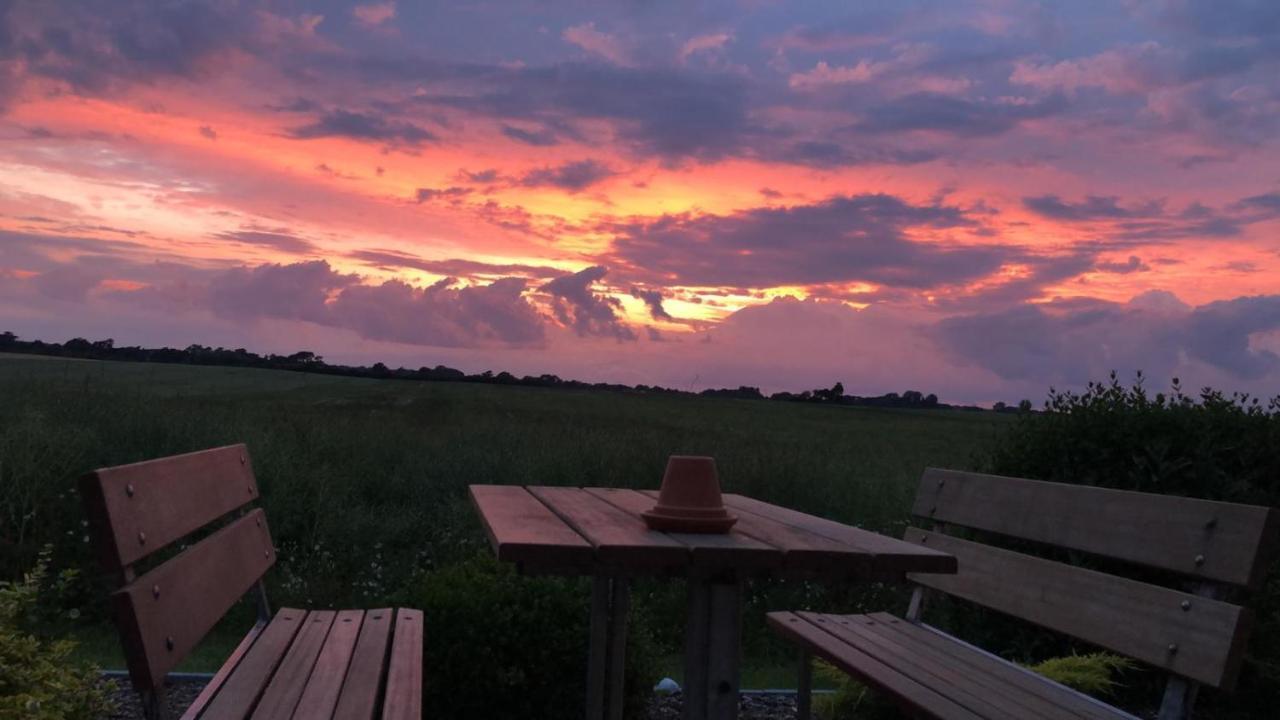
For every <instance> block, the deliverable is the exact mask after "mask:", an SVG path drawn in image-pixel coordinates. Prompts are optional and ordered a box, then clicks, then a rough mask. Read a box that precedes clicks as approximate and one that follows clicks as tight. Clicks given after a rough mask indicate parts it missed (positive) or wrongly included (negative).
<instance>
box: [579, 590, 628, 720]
mask: <svg viewBox="0 0 1280 720" xmlns="http://www.w3.org/2000/svg"><path fill="white" fill-rule="evenodd" d="M630 611H631V584H630V581H628V580H627V579H625V578H610V577H603V576H602V577H596V578H594V579H593V580H592V584H591V629H590V643H589V644H590V650H589V653H588V659H587V720H622V711H623V705H624V701H625V700H626V686H625V678H626V656H627V620H628V615H629V613H630Z"/></svg>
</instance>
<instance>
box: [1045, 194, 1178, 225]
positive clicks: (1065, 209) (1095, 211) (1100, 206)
mask: <svg viewBox="0 0 1280 720" xmlns="http://www.w3.org/2000/svg"><path fill="white" fill-rule="evenodd" d="M1022 204H1023V205H1024V206H1026V208H1027V209H1028V210H1031V211H1032V212H1035V213H1036V214H1037V215H1041V216H1043V217H1047V218H1053V219H1055V220H1070V221H1079V220H1100V219H1120V218H1134V217H1152V216H1153V215H1160V214H1163V212H1164V206H1163V205H1162V204H1161V203H1147V204H1144V205H1140V206H1136V207H1122V206H1121V205H1120V198H1118V197H1115V196H1109V197H1100V196H1097V195H1088V196H1085V198H1084V199H1083V200H1081V201H1079V202H1069V201H1065V200H1063V199H1062V198H1060V197H1058V196H1057V195H1041V196H1038V197H1024V198H1022Z"/></svg>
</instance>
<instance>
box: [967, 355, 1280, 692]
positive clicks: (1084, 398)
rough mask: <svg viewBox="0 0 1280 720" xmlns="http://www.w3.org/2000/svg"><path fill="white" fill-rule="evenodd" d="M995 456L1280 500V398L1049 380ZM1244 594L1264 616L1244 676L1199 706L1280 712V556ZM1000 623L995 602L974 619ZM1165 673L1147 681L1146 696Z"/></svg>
mask: <svg viewBox="0 0 1280 720" xmlns="http://www.w3.org/2000/svg"><path fill="white" fill-rule="evenodd" d="M985 465H986V469H987V470H988V471H990V472H994V473H997V474H1001V475H1013V476H1019V477H1029V478H1036V479H1041V480H1052V481H1056V482H1067V483H1078V484H1084V485H1096V486H1101V487H1111V488H1119V489H1124V490H1136V491H1140V492H1149V493H1167V494H1172V495H1185V496H1190V497H1197V498H1205V499H1212V500H1222V501H1227V502H1236V503H1248V504H1254V505H1266V506H1272V507H1275V506H1280V398H1276V399H1272V400H1270V401H1265V400H1261V399H1258V398H1251V397H1249V396H1247V395H1241V394H1234V395H1230V396H1228V395H1225V394H1223V393H1221V392H1218V391H1216V390H1212V389H1210V388H1205V389H1204V390H1202V391H1201V392H1200V393H1199V395H1198V396H1197V397H1194V398H1193V397H1190V396H1188V395H1186V394H1185V393H1184V392H1183V390H1182V388H1181V386H1180V385H1179V383H1178V381H1177V379H1174V381H1173V386H1172V389H1171V391H1170V392H1169V393H1156V394H1152V393H1150V392H1148V391H1147V390H1146V389H1145V388H1144V387H1143V378H1142V376H1141V375H1139V376H1138V378H1137V381H1136V382H1135V383H1134V384H1133V385H1132V386H1128V387H1126V386H1125V385H1124V384H1122V383H1120V382H1119V380H1118V379H1117V378H1116V377H1115V374H1114V373H1113V374H1112V376H1111V378H1110V381H1109V382H1106V383H1091V384H1090V385H1089V386H1088V388H1087V389H1085V391H1084V392H1082V393H1078V394H1077V393H1071V392H1058V391H1053V390H1051V391H1050V393H1049V398H1048V400H1047V401H1046V402H1045V406H1044V411H1043V412H1040V413H1034V414H1031V413H1028V414H1023V415H1021V416H1020V417H1019V419H1018V421H1017V422H1016V423H1015V424H1014V427H1013V428H1012V429H1011V430H1010V431H1009V432H1008V433H1007V434H1006V435H1005V436H1004V437H1003V438H1002V439H1001V441H1000V442H999V443H998V444H997V445H996V447H995V450H994V451H993V453H992V454H991V456H990V457H989V459H988V461H987V462H986V463H985ZM1237 599H1245V600H1247V602H1248V604H1249V605H1250V606H1251V607H1252V608H1253V609H1254V611H1255V613H1256V618H1257V620H1256V623H1255V626H1254V630H1253V635H1252V636H1251V638H1250V642H1249V649H1248V653H1247V655H1246V658H1245V666H1244V670H1243V672H1242V674H1241V678H1240V683H1239V686H1238V688H1237V689H1236V691H1235V693H1234V694H1231V695H1228V694H1226V693H1221V692H1212V691H1207V690H1206V691H1205V692H1202V693H1201V697H1200V703H1199V705H1198V707H1199V708H1200V709H1201V710H1204V711H1205V714H1206V715H1208V716H1211V717H1271V712H1273V710H1274V708H1275V707H1276V706H1277V705H1278V704H1280V562H1273V564H1272V566H1271V569H1270V573H1269V575H1268V578H1267V581H1266V583H1265V585H1264V587H1263V588H1262V589H1261V591H1260V592H1258V593H1256V594H1255V595H1254V596H1253V597H1252V598H1237ZM1000 623H1001V620H1000V619H999V618H998V617H996V616H995V615H994V614H989V613H988V614H983V615H982V617H981V618H980V619H978V620H976V621H973V622H970V625H971V626H973V627H981V628H982V631H983V632H986V633H998V630H996V628H997V627H998V626H999V624H1000ZM1006 624H1007V623H1006ZM1000 637H1001V640H1002V643H1003V646H1002V647H1000V648H998V649H999V651H1001V652H1008V653H1011V654H1013V655H1015V656H1018V657H1024V658H1027V657H1045V656H1046V655H1045V651H1056V652H1052V653H1051V654H1061V651H1062V650H1063V649H1064V647H1063V646H1062V645H1040V644H1038V643H1042V642H1043V640H1041V639H1040V638H1041V637H1042V635H1041V636H1036V638H1035V639H1032V635H1031V634H1029V633H1024V632H1022V631H1020V630H1009V631H1008V632H1005V633H1004V634H1003V635H1001V636H1000ZM991 649H997V648H991ZM1158 681H1159V678H1156V677H1149V678H1146V679H1145V682H1141V683H1138V684H1139V685H1145V687H1143V688H1142V690H1144V691H1145V693H1146V695H1147V698H1146V702H1151V698H1150V694H1151V693H1152V692H1153V691H1154V689H1155V686H1156V685H1157V684H1158ZM1157 701H1158V698H1157Z"/></svg>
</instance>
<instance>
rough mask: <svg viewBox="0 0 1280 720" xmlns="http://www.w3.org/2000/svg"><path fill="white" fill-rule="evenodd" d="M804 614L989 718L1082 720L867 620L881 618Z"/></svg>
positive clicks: (847, 641) (826, 628) (824, 627)
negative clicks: (991, 683) (987, 683)
mask: <svg viewBox="0 0 1280 720" xmlns="http://www.w3.org/2000/svg"><path fill="white" fill-rule="evenodd" d="M797 614H798V615H799V616H800V617H801V618H803V619H805V620H808V621H809V622H811V623H813V624H815V625H817V626H818V627H820V628H822V629H823V630H826V631H827V632H828V633H831V634H832V635H834V636H835V637H836V638H837V639H839V640H841V641H842V642H846V643H849V644H850V645H852V646H853V647H856V648H857V649H858V650H860V651H862V652H864V653H866V654H867V655H870V656H871V657H873V658H875V659H876V660H878V661H880V662H882V663H884V664H885V665H888V666H889V667H891V668H893V669H894V670H896V671H897V672H900V673H902V674H904V675H907V676H909V677H911V678H912V679H914V680H916V681H917V682H919V683H921V684H923V685H926V686H928V687H930V688H932V689H933V690H935V691H937V692H938V693H940V694H942V695H944V696H946V697H947V698H949V699H951V700H952V701H953V702H955V703H956V704H957V705H961V706H963V707H965V708H967V709H968V710H970V711H972V712H974V713H976V714H978V715H980V716H981V717H983V718H986V719H987V720H1025V718H1028V717H1035V718H1042V719H1043V720H1078V718H1076V717H1075V716H1074V715H1073V714H1072V713H1070V712H1067V711H1065V710H1063V709H1062V708H1059V707H1055V706H1053V705H1052V704H1048V703H1034V704H1032V707H1028V706H1027V703H1026V702H1025V698H1014V697H1010V696H1008V695H1006V694H1004V693H1002V692H1001V691H1000V690H999V689H993V688H991V687H983V686H980V685H977V684H976V683H974V682H973V681H972V678H970V677H968V676H966V674H965V673H964V670H963V668H962V667H961V666H959V665H957V664H952V663H948V662H939V660H938V658H937V657H936V656H935V655H933V654H932V653H922V652H920V649H919V648H917V647H912V646H911V644H909V643H907V642H904V641H903V639H902V638H900V637H895V636H892V635H882V634H880V633H877V632H875V631H874V630H873V629H872V627H869V626H867V623H872V624H873V625H878V624H879V622H878V621H875V620H872V619H870V618H867V617H866V616H864V615H828V614H822V613H810V612H801V613H797Z"/></svg>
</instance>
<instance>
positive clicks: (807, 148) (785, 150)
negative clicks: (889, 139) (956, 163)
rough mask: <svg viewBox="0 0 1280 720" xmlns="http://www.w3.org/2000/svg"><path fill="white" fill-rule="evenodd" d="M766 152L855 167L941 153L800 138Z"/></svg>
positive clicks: (779, 158)
mask: <svg viewBox="0 0 1280 720" xmlns="http://www.w3.org/2000/svg"><path fill="white" fill-rule="evenodd" d="M762 154H763V157H762V159H769V160H773V161H775V162H783V163H790V164H793V165H807V166H810V167H816V168H837V167H851V166H855V165H870V164H880V163H883V164H889V165H915V164H918V163H924V162H930V161H932V160H936V159H938V157H939V153H938V152H937V151H934V150H927V149H923V148H922V149H900V148H889V147H885V146H884V145H883V144H882V143H879V144H876V145H875V146H863V145H862V144H859V143H853V144H851V145H845V144H842V143H839V142H833V141H831V140H799V141H796V142H790V143H782V144H779V145H774V146H771V147H770V148H768V149H765V150H764V151H763V153H762Z"/></svg>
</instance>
